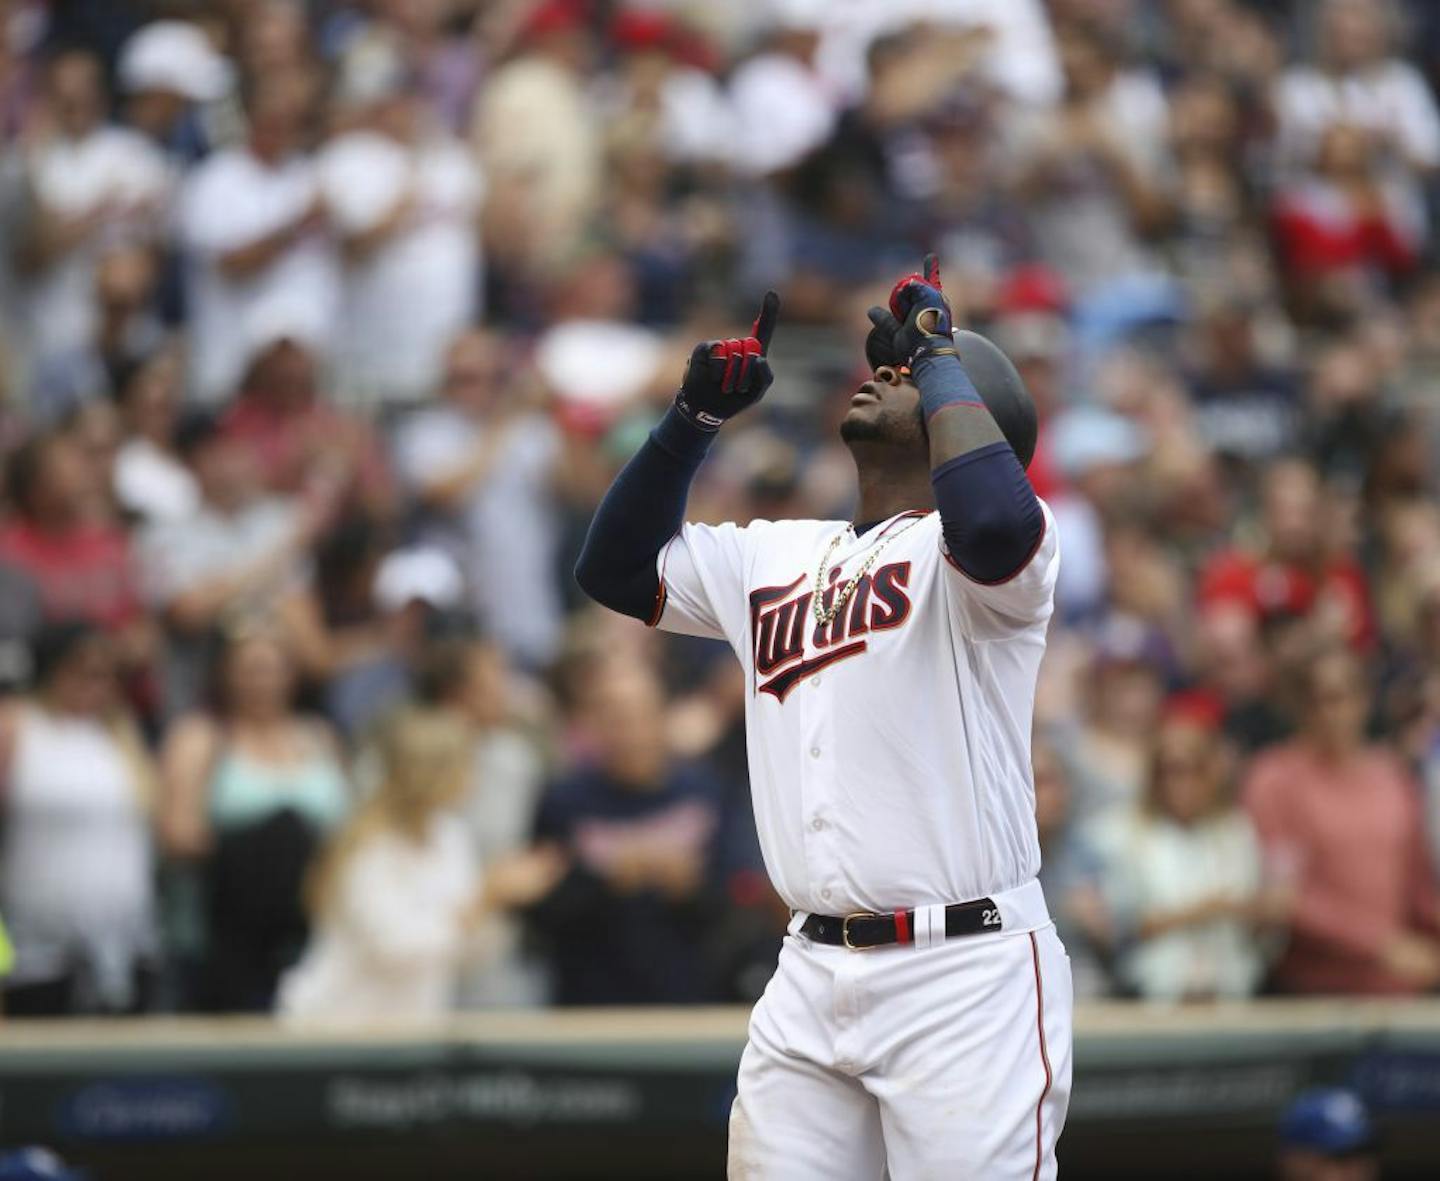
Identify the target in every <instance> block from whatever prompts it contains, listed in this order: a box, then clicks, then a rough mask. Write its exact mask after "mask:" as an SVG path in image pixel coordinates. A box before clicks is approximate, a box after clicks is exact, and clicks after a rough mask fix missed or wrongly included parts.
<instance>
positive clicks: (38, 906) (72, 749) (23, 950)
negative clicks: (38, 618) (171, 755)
mask: <svg viewBox="0 0 1440 1181" xmlns="http://www.w3.org/2000/svg"><path fill="white" fill-rule="evenodd" d="M141 792H142V789H141V785H140V784H139V782H138V781H137V778H136V774H135V768H134V767H133V766H132V765H131V760H130V758H129V757H128V755H127V754H126V751H125V748H124V747H123V745H122V744H121V742H120V740H119V739H118V737H117V736H116V734H115V733H114V732H113V731H112V730H111V728H110V727H108V726H107V725H105V724H104V723H102V722H99V721H96V720H95V719H93V718H82V717H72V716H67V715H63V714H56V713H52V712H50V711H49V710H46V709H42V708H41V707H39V706H26V707H25V708H24V710H23V712H22V714H21V716H20V722H19V726H18V729H17V737H16V743H15V753H14V755H13V757H12V760H11V765H10V768H9V773H8V775H7V777H6V801H5V828H4V837H3V842H0V907H3V909H4V915H5V923H6V925H7V926H8V927H9V930H10V936H11V939H12V941H13V942H14V944H15V967H14V970H13V971H12V972H11V974H10V983H12V984H37V983H41V982H44V981H51V980H59V979H62V978H63V977H64V976H65V975H67V974H68V973H71V972H78V973H80V974H81V976H82V977H84V978H85V979H86V981H87V983H88V984H90V985H91V986H92V987H93V988H94V989H95V990H96V994H97V999H98V1000H99V1001H100V1002H102V1003H103V1004H105V1005H106V1006H108V1007H113V1008H127V1007H129V1006H130V1005H131V1004H133V1003H134V1001H135V999H136V998H135V995H134V992H133V988H134V984H135V979H134V969H135V967H136V966H137V964H139V963H140V962H141V961H142V960H143V959H144V958H145V957H147V956H150V955H153V954H154V952H155V950H156V927H155V899H154V895H153V886H152V882H151V879H152V874H153V872H154V864H153V858H152V850H151V845H150V825H149V821H148V818H147V816H146V813H145V806H144V801H143V799H142V795H141Z"/></svg>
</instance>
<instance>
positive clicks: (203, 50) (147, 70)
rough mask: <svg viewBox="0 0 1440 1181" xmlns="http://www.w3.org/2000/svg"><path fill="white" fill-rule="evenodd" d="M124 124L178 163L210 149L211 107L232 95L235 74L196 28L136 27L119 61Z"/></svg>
mask: <svg viewBox="0 0 1440 1181" xmlns="http://www.w3.org/2000/svg"><path fill="white" fill-rule="evenodd" d="M116 74H117V75H118V77H119V80H120V87H121V89H122V90H123V91H124V92H125V95H126V102H125V121H126V123H128V124H129V126H131V127H132V128H134V129H135V130H136V131H138V132H140V133H141V134H142V135H144V136H146V137H148V138H149V139H150V140H151V142H153V143H155V144H156V145H157V146H159V147H160V149H161V150H162V151H164V152H165V153H166V154H167V155H168V156H170V158H171V160H172V161H173V162H174V163H176V164H183V163H186V162H189V161H193V160H194V159H196V158H197V157H199V156H201V155H203V154H204V151H205V150H206V149H207V148H208V147H209V140H210V132H211V128H209V127H208V126H207V125H206V116H207V114H209V113H210V112H208V111H207V108H208V107H209V106H210V105H211V104H214V103H218V102H219V101H220V100H221V99H223V98H224V97H225V96H226V95H227V94H229V92H230V88H231V85H232V84H233V81H234V79H233V70H232V69H231V66H230V63H229V62H228V61H226V60H225V58H224V57H222V56H221V55H220V53H219V52H218V51H217V50H216V48H215V46H214V45H213V44H211V42H210V39H209V37H207V36H206V34H205V31H204V30H203V29H201V28H200V27H199V26H198V25H194V24H190V23H189V22H187V21H180V20H159V21H152V22H151V23H149V24H147V25H143V26H142V27H141V28H139V29H137V30H136V31H135V32H134V33H133V34H132V35H131V37H130V38H129V40H127V41H126V42H125V44H124V45H123V46H122V47H121V50H120V58H119V61H118V62H117V63H116Z"/></svg>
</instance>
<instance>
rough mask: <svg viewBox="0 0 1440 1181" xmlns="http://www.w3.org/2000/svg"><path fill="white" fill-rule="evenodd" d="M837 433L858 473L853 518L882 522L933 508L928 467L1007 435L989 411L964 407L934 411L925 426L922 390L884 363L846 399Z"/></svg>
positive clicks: (932, 494)
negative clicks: (897, 515) (906, 513)
mask: <svg viewBox="0 0 1440 1181" xmlns="http://www.w3.org/2000/svg"><path fill="white" fill-rule="evenodd" d="M840 437H841V438H842V439H843V440H844V441H845V443H846V445H847V446H848V447H849V448H850V454H851V455H852V456H854V458H855V470H856V472H857V474H858V476H859V490H860V497H859V502H858V505H857V508H856V512H855V519H856V520H857V521H883V520H885V519H886V518H888V517H893V516H894V515H895V514H896V513H903V512H906V511H907V510H910V509H925V510H927V511H928V510H930V509H933V508H934V507H935V492H934V488H933V486H932V484H931V479H930V473H931V469H933V468H937V467H939V466H940V465H941V464H943V463H946V462H947V461H949V460H951V459H954V458H955V457H956V456H957V455H963V454H965V453H966V452H967V451H973V450H975V448H977V447H984V446H985V445H986V444H989V443H998V442H1000V441H1001V440H1002V439H1004V437H1005V436H1004V435H1003V434H1002V433H1001V430H1000V427H999V426H998V425H997V424H996V422H995V419H994V418H992V417H991V416H990V414H988V413H986V412H984V411H983V410H976V409H968V408H963V407H957V408H955V409H951V410H946V411H944V412H942V413H940V414H938V415H936V416H935V417H934V418H932V419H931V421H930V426H929V429H928V430H927V429H926V424H925V415H924V412H923V411H922V409H921V407H920V388H919V387H918V386H917V385H916V384H915V383H914V382H913V381H911V380H910V379H909V377H907V376H904V375H902V373H901V371H900V370H899V369H898V368H895V367H893V366H890V365H882V366H880V367H879V368H878V369H876V370H875V372H874V373H873V374H872V376H871V378H870V380H869V381H866V382H862V383H861V385H860V388H859V389H858V390H856V391H855V395H854V396H853V397H852V398H851V399H850V410H849V411H848V413H846V415H845V418H844V419H843V420H842V421H841V423H840Z"/></svg>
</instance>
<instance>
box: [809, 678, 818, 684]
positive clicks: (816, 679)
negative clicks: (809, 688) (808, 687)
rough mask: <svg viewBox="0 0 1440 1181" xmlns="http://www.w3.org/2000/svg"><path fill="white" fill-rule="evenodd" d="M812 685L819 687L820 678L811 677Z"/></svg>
mask: <svg viewBox="0 0 1440 1181" xmlns="http://www.w3.org/2000/svg"><path fill="white" fill-rule="evenodd" d="M810 683H811V684H812V685H818V684H819V683H820V678H819V677H811V678H810Z"/></svg>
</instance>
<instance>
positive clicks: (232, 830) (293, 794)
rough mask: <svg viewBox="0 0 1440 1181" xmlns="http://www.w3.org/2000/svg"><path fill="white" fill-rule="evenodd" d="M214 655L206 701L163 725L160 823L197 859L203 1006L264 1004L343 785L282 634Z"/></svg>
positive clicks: (295, 930) (168, 842)
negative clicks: (300, 698)
mask: <svg viewBox="0 0 1440 1181" xmlns="http://www.w3.org/2000/svg"><path fill="white" fill-rule="evenodd" d="M218 667H219V682H220V691H219V695H218V696H219V701H218V703H217V704H218V708H217V709H216V710H215V712H214V713H212V714H194V715H192V716H190V717H188V718H184V719H181V720H180V721H178V722H177V723H175V725H174V726H173V727H172V729H171V730H170V732H169V734H168V735H167V736H166V740H165V744H164V748H163V750H162V752H161V759H162V762H161V766H162V772H163V780H162V786H163V795H162V803H161V809H160V834H161V839H162V841H163V842H164V846H165V849H166V851H167V852H168V853H169V854H170V855H171V856H172V857H175V858H177V859H179V860H181V861H184V862H191V863H199V865H200V867H201V869H202V870H203V881H204V910H205V918H206V938H207V942H208V946H207V947H206V948H205V950H204V954H203V964H202V968H201V979H200V981H199V1000H200V1003H201V1005H202V1007H205V1008H208V1009H213V1010H217V1011H221V1012H225V1011H234V1010H243V1011H265V1010H268V1009H269V1008H270V1007H271V1005H272V1004H273V1002H274V996H275V988H276V983H277V981H278V980H279V977H280V974H281V973H282V972H283V971H284V970H285V969H286V968H288V967H290V966H291V965H292V964H294V963H295V961H296V959H297V958H298V957H299V955H300V952H301V950H302V949H303V948H304V945H305V938H306V932H307V924H306V919H305V914H304V910H303V908H302V906H301V884H302V882H303V881H304V878H305V874H306V872H307V870H308V868H309V865H310V861H311V858H312V857H313V855H314V853H315V851H316V849H317V848H318V847H319V846H320V843H321V842H322V841H323V839H324V838H325V837H326V836H327V835H328V834H329V833H330V832H332V831H334V829H335V828H336V827H337V826H338V825H339V824H340V822H341V821H342V820H343V819H344V817H345V815H346V813H347V812H348V811H349V808H350V792H349V787H348V784H347V781H346V776H345V771H344V768H343V767H342V765H341V763H340V758H339V753H338V750H337V748H336V744H335V739H334V737H333V735H332V734H331V732H330V729H329V727H328V726H326V725H325V724H324V723H322V722H320V721H318V720H316V719H313V718H308V717H305V716H304V715H302V714H300V713H299V712H297V710H296V709H295V706H294V704H293V700H294V670H293V669H292V667H291V664H290V657H289V654H288V652H287V649H286V647H285V645H284V644H283V642H281V641H280V640H279V639H278V638H277V637H275V636H274V635H272V634H268V633H265V632H259V631H252V632H249V633H241V634H239V635H237V636H234V637H232V638H231V639H230V641H229V644H228V646H227V648H226V650H225V651H224V653H222V655H221V657H220V659H219V662H218Z"/></svg>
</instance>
